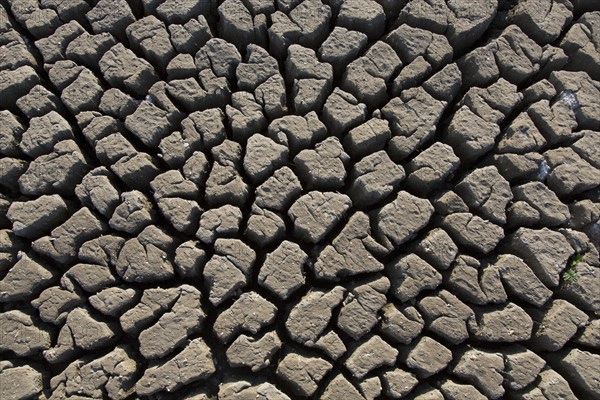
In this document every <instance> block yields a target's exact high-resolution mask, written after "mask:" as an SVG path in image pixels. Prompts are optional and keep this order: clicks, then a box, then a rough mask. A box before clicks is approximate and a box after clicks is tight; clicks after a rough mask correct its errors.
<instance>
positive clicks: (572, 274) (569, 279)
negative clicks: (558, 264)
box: [563, 253, 583, 285]
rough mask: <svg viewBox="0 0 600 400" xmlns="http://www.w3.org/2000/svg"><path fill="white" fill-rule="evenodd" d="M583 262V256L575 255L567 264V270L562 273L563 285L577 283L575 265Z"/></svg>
mask: <svg viewBox="0 0 600 400" xmlns="http://www.w3.org/2000/svg"><path fill="white" fill-rule="evenodd" d="M582 260H583V254H581V253H577V254H575V255H574V256H573V257H572V258H571V259H570V260H569V262H568V264H567V268H566V269H565V271H564V272H563V281H564V283H565V285H569V284H571V283H575V282H577V264H579V263H580V262H581V261H582Z"/></svg>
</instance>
